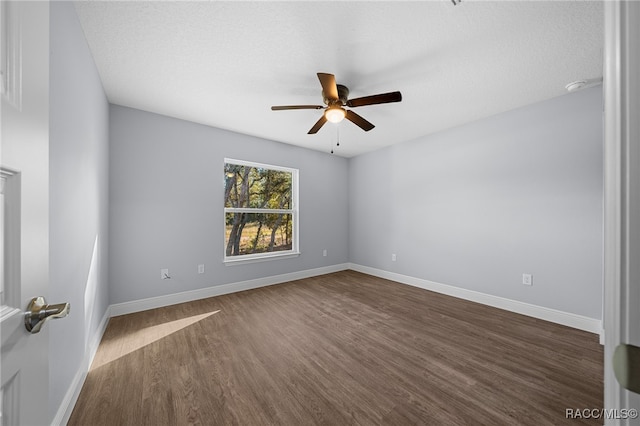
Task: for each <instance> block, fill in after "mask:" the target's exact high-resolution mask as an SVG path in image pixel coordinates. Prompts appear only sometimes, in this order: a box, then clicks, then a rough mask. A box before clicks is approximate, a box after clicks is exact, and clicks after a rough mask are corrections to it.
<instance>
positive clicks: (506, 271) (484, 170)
mask: <svg viewBox="0 0 640 426" xmlns="http://www.w3.org/2000/svg"><path fill="white" fill-rule="evenodd" d="M601 92H602V88H601V87H596V88H593V89H589V90H584V91H581V92H578V93H574V94H569V95H565V96H561V97H559V98H555V99H552V100H549V101H546V102H542V103H539V104H535V105H531V106H528V107H525V108H521V109H518V110H514V111H510V112H506V113H503V114H500V115H497V116H494V117H491V118H488V119H484V120H481V121H477V122H474V123H471V124H468V125H465V126H462V127H459V128H455V129H452V130H449V131H445V132H442V133H438V134H435V135H430V136H425V137H422V138H420V139H418V140H415V141H412V142H408V143H403V144H399V145H396V146H393V147H390V148H386V149H382V150H379V151H376V152H373V153H370V154H367V155H362V156H359V157H355V158H352V159H351V160H350V166H349V194H350V197H351V198H350V204H349V207H350V216H349V259H350V261H351V262H353V263H356V264H360V265H364V266H369V267H373V268H378V269H382V270H385V271H391V272H396V273H400V274H404V275H408V276H412V277H416V278H422V279H427V280H431V281H435V282H438V283H442V284H449V285H452V286H457V287H461V288H464V289H469V290H474V291H479V292H482V293H486V294H491V295H496V296H501V297H505V298H508V299H512V300H517V301H522V302H526V303H531V304H534V305H538V306H543V307H548V308H553V309H558V310H561V311H565V312H571V313H575V314H579V315H584V316H587V317H590V318H595V319H601V318H602V306H601V303H602V238H603V235H602V220H603V218H602V197H603V188H602V172H603V171H602V161H603V154H602V149H603V148H602V144H603V142H602V93H601ZM428 118H429V117H428V113H427V112H425V119H428ZM391 253H396V254H397V261H396V262H392V261H391ZM523 273H530V274H533V281H534V282H533V286H532V287H527V286H524V285H522V274H523Z"/></svg>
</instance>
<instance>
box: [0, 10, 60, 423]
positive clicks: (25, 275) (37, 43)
mask: <svg viewBox="0 0 640 426" xmlns="http://www.w3.org/2000/svg"><path fill="white" fill-rule="evenodd" d="M0 4H1V6H2V7H1V10H0V13H1V16H0V45H1V47H2V55H1V56H2V65H1V70H0V71H1V72H2V88H1V89H2V96H1V97H2V102H1V107H0V108H1V109H0V126H1V128H0V134H1V137H2V139H1V141H0V142H1V143H0V166H1V167H2V173H1V175H2V176H1V177H2V179H1V180H2V185H3V187H2V192H3V194H2V196H1V198H2V204H3V205H2V216H3V218H2V219H3V220H2V221H3V226H2V227H1V228H2V237H3V242H2V294H1V295H0V297H1V298H2V307H1V308H0V322H1V323H0V325H1V327H0V333H1V334H0V339H1V342H2V347H1V353H0V364H1V374H0V385H1V386H2V388H1V389H2V391H1V406H0V410H1V414H2V418H1V419H2V425H3V426H4V425H12V426H13V425H44V424H48V423H49V422H50V420H49V419H50V418H51V416H50V414H49V406H48V404H49V395H48V393H49V360H48V351H49V335H48V330H47V327H46V326H45V327H44V328H43V329H42V331H41V332H40V333H38V334H30V333H29V332H27V330H26V329H25V325H24V310H25V308H26V306H27V303H28V302H29V300H31V298H33V297H36V296H46V295H47V289H48V276H49V207H48V206H49V195H48V194H49V178H48V174H49V166H48V163H49V148H48V147H49V4H48V3H47V2H24V1H16V2H7V1H4V0H3V1H0Z"/></svg>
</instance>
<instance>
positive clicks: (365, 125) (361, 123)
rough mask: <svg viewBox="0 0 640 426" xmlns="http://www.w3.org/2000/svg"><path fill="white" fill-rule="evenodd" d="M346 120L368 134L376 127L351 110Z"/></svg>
mask: <svg viewBox="0 0 640 426" xmlns="http://www.w3.org/2000/svg"><path fill="white" fill-rule="evenodd" d="M323 117H324V116H323ZM345 118H346V119H347V120H349V121H351V122H352V123H353V124H355V125H356V126H358V127H360V128H361V129H362V130H364V131H365V132H368V131H369V130H371V129H373V128H374V127H376V126H374V125H373V124H371V123H369V122H368V121H367V120H365V119H364V118H362V117H360V116H359V115H358V114H356V113H355V112H353V111H351V110H347V115H346V117H345Z"/></svg>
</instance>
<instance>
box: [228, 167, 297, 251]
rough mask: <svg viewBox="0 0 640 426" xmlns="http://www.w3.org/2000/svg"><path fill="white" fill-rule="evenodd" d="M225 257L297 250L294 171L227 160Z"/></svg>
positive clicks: (295, 172)
mask: <svg viewBox="0 0 640 426" xmlns="http://www.w3.org/2000/svg"><path fill="white" fill-rule="evenodd" d="M224 179H225V191H224V213H225V258H226V259H228V258H230V257H234V256H247V257H266V256H271V255H274V254H284V253H286V252H297V235H296V220H297V217H296V216H297V214H296V209H295V207H296V204H297V200H296V197H297V170H295V169H288V168H284V167H277V166H269V165H265V164H257V163H249V162H244V161H238V160H226V161H225V164H224Z"/></svg>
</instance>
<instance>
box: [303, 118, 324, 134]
mask: <svg viewBox="0 0 640 426" xmlns="http://www.w3.org/2000/svg"><path fill="white" fill-rule="evenodd" d="M326 122H327V119H326V117H325V116H324V114H322V117H320V120H318V121H317V122H316V124H314V125H313V127H312V128H311V130H309V132H307V134H308V135H314V134H316V133H318V130H320V127H322V126H324V123H326Z"/></svg>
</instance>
